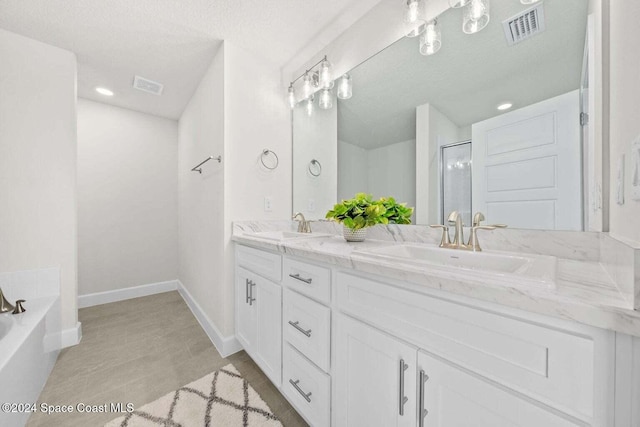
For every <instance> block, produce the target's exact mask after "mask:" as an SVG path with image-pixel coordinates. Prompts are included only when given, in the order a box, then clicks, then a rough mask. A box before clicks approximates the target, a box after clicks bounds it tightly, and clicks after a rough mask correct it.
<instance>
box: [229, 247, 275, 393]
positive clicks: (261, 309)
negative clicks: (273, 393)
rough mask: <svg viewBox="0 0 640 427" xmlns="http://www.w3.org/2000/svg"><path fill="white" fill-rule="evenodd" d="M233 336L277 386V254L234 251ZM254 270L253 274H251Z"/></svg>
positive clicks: (242, 248) (245, 249)
mask: <svg viewBox="0 0 640 427" xmlns="http://www.w3.org/2000/svg"><path fill="white" fill-rule="evenodd" d="M236 259H237V266H236V277H235V281H236V337H237V339H238V341H239V342H240V344H242V346H243V347H244V349H245V351H246V352H247V353H248V354H249V355H250V356H251V357H252V358H253V360H254V361H255V362H256V364H257V365H258V366H260V369H262V371H263V372H264V373H265V374H266V375H267V377H269V379H270V380H271V381H272V382H273V383H274V384H275V385H277V386H279V385H280V384H281V382H282V287H281V286H280V284H278V283H277V282H274V281H273V280H270V279H267V278H265V277H263V276H262V275H260V274H257V273H255V272H254V271H258V272H260V273H262V274H264V275H266V276H269V277H270V278H271V279H278V278H279V277H280V275H281V263H282V261H281V257H280V255H276V254H271V253H268V252H263V251H258V250H256V249H252V248H245V247H239V248H238V251H237V252H236ZM251 270H254V271H251Z"/></svg>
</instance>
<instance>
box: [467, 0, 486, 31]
mask: <svg viewBox="0 0 640 427" xmlns="http://www.w3.org/2000/svg"><path fill="white" fill-rule="evenodd" d="M488 23H489V0H471V2H469V4H468V5H466V6H465V8H464V15H463V17H462V31H463V32H465V33H466V34H474V33H477V32H478V31H480V30H482V29H483V28H484V27H486V26H487V24H488Z"/></svg>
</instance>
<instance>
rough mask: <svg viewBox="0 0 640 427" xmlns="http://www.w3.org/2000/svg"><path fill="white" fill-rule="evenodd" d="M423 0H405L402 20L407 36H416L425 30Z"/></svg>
mask: <svg viewBox="0 0 640 427" xmlns="http://www.w3.org/2000/svg"><path fill="white" fill-rule="evenodd" d="M425 19H426V12H425V0H407V3H406V4H405V7H404V15H403V18H402V22H403V24H404V34H405V36H407V37H417V36H419V35H420V34H422V32H423V31H424V30H425V25H424V24H425Z"/></svg>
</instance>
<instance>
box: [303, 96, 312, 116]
mask: <svg viewBox="0 0 640 427" xmlns="http://www.w3.org/2000/svg"><path fill="white" fill-rule="evenodd" d="M313 98H314V97H313V95H311V96H310V97H309V99H307V104H306V105H305V108H306V109H307V116H309V117H311V116H312V115H313Z"/></svg>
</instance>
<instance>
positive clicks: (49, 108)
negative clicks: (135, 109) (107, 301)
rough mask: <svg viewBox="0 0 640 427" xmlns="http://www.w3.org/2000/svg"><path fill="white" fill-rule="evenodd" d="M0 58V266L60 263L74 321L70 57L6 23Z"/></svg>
mask: <svg viewBox="0 0 640 427" xmlns="http://www.w3.org/2000/svg"><path fill="white" fill-rule="evenodd" d="M0 58H1V60H0V61H1V64H2V65H1V66H0V195H1V197H0V271H2V272H9V271H16V270H31V269H36V268H41V267H54V266H57V267H60V271H61V290H60V291H61V292H60V298H61V311H62V328H63V329H71V328H75V327H76V324H77V319H78V317H77V304H76V298H77V261H76V256H77V243H76V226H77V224H76V154H77V153H76V58H75V55H73V54H72V53H71V52H67V51H65V50H61V49H58V48H55V47H53V46H49V45H46V44H43V43H40V42H37V41H35V40H31V39H28V38H26V37H22V36H19V35H17V34H13V33H9V32H7V31H4V30H0ZM9 297H10V298H11V299H16V298H19V297H20V295H9ZM27 307H28V306H27Z"/></svg>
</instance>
